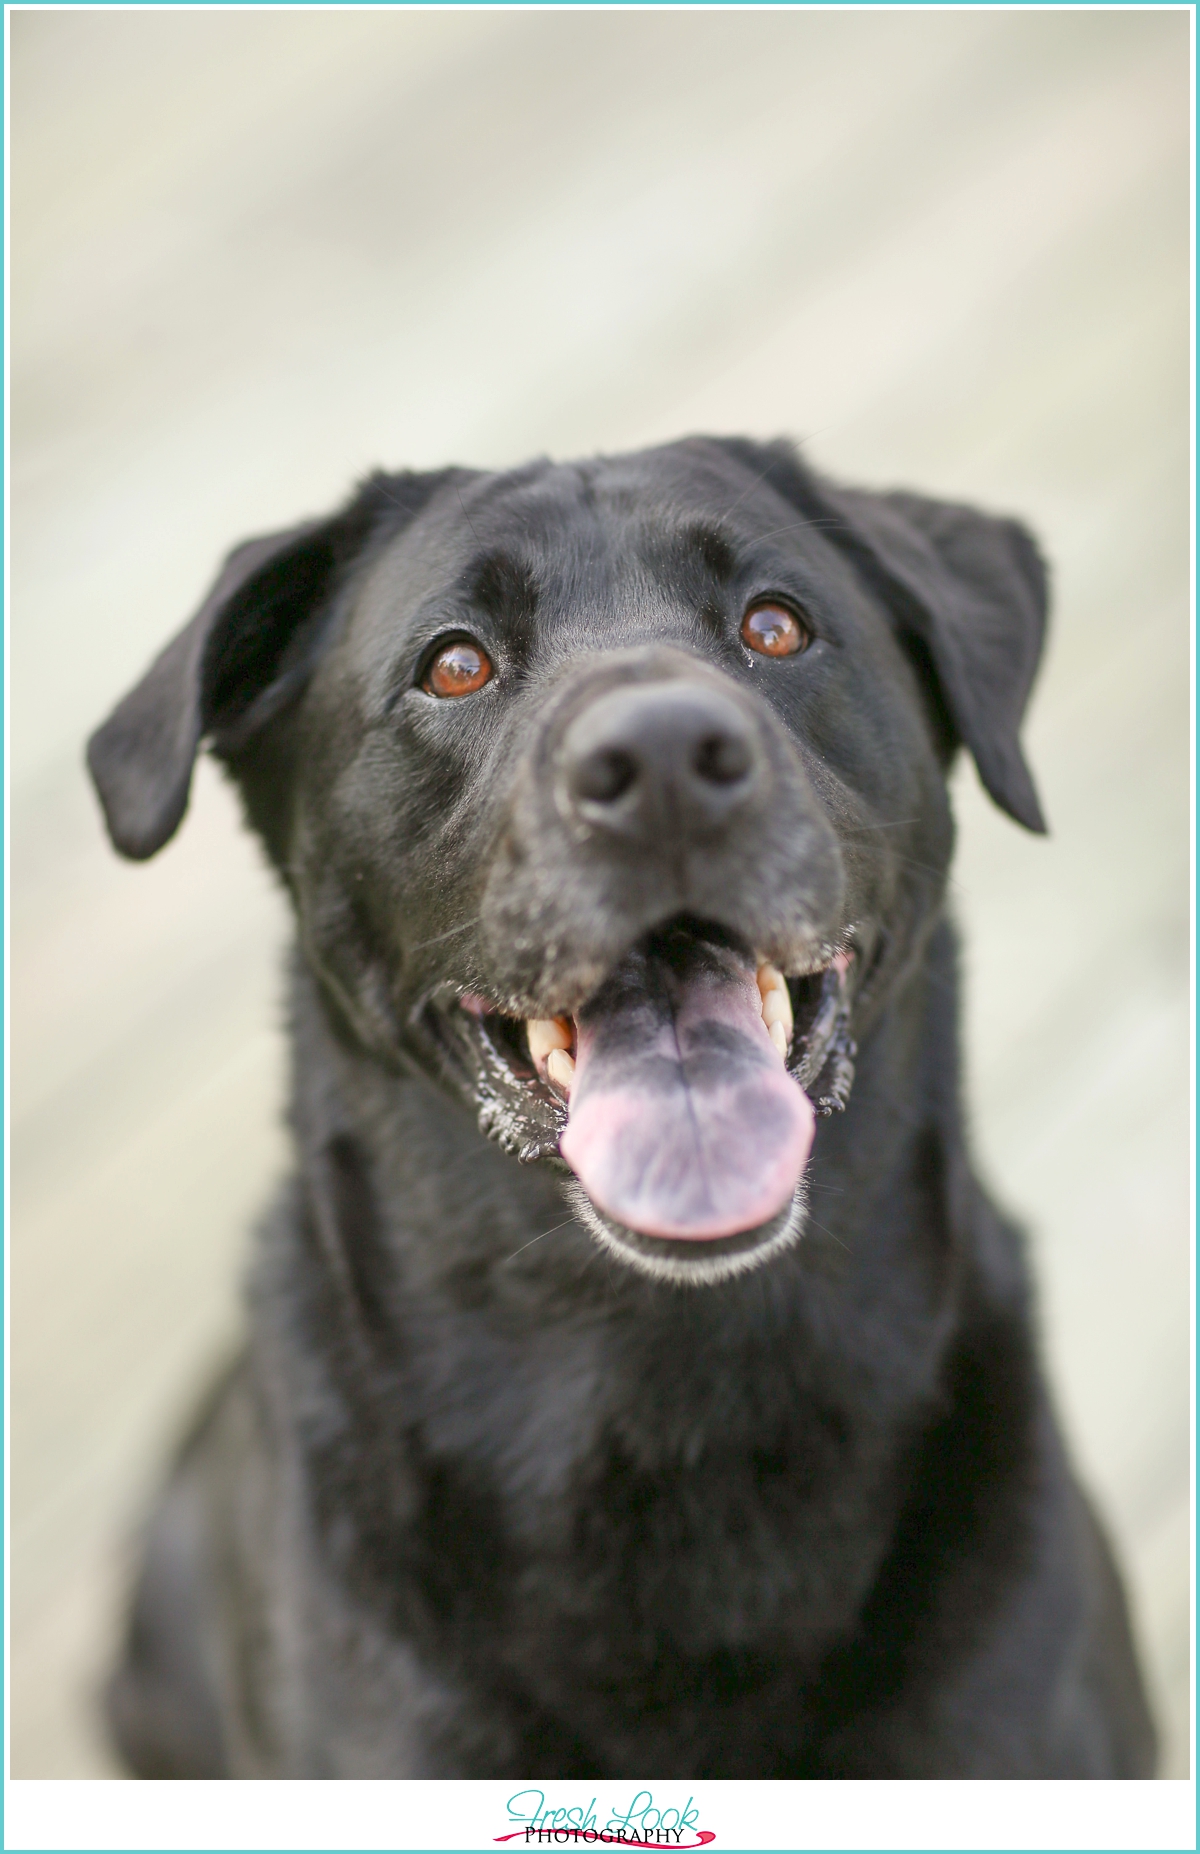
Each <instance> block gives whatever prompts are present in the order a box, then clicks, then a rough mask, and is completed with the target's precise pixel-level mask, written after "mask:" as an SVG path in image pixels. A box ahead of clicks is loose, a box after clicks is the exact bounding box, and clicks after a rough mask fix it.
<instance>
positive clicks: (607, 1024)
mask: <svg viewBox="0 0 1200 1854" xmlns="http://www.w3.org/2000/svg"><path fill="white" fill-rule="evenodd" d="M578 1030H579V1038H578V1047H577V1051H576V1057H575V1079H574V1082H573V1084H572V1089H571V1107H570V1118H569V1121H568V1125H567V1130H566V1132H565V1133H564V1134H563V1136H562V1140H561V1141H560V1146H559V1150H560V1151H561V1153H562V1156H563V1158H564V1159H565V1160H566V1161H567V1164H568V1165H569V1166H570V1167H571V1169H572V1171H574V1172H575V1173H576V1175H577V1176H578V1178H579V1180H580V1182H581V1183H582V1185H583V1187H584V1189H585V1190H586V1192H587V1194H588V1196H589V1197H590V1198H591V1200H592V1202H593V1203H594V1204H596V1205H597V1206H598V1207H599V1209H601V1210H603V1211H606V1212H607V1213H608V1215H609V1216H610V1217H613V1218H615V1220H616V1221H617V1222H618V1223H623V1224H625V1226H626V1227H627V1228H628V1229H634V1230H640V1231H641V1232H642V1233H643V1235H646V1236H663V1237H675V1238H677V1239H680V1240H683V1241H693V1242H697V1241H709V1240H712V1239H713V1238H714V1237H717V1236H732V1235H735V1234H736V1233H737V1232H738V1231H740V1230H750V1229H756V1228H757V1227H758V1225H759V1224H762V1223H766V1222H768V1221H769V1220H770V1218H772V1217H774V1216H775V1215H777V1214H778V1212H780V1211H781V1210H783V1209H784V1208H785V1206H786V1205H787V1204H788V1203H790V1201H791V1198H792V1195H793V1193H794V1191H795V1189H796V1184H797V1182H798V1180H799V1178H800V1174H801V1172H802V1171H803V1170H804V1166H805V1163H806V1161H807V1159H808V1154H809V1150H810V1148H811V1146H812V1140H813V1130H814V1119H813V1110H812V1105H811V1103H810V1102H809V1099H808V1096H807V1095H806V1094H805V1093H804V1091H803V1090H802V1089H801V1087H800V1086H799V1084H798V1083H797V1082H795V1081H793V1080H792V1078H791V1076H790V1075H789V1074H788V1073H787V1071H786V1069H785V1068H784V1066H783V1063H782V1061H781V1060H780V1058H779V1055H778V1054H777V1052H776V1050H775V1048H774V1046H773V1044H772V1042H771V1039H770V1037H769V1036H768V1034H767V1028H766V1025H765V1024H764V1023H763V1020H762V1015H761V1012H760V1009H759V998H758V987H757V985H756V983H755V979H754V973H753V971H752V970H750V969H748V968H747V966H746V965H745V964H744V963H743V962H742V961H741V960H740V959H739V958H738V957H737V956H736V955H735V954H734V953H732V952H730V951H728V950H726V949H724V948H720V947H716V946H713V945H710V944H709V943H707V942H704V941H697V940H694V939H685V938H684V937H683V936H678V937H675V938H673V939H671V940H668V941H666V942H664V943H663V944H662V945H661V946H656V947H655V948H654V949H653V950H652V951H650V952H644V951H643V952H637V953H633V954H631V955H630V957H629V958H628V959H627V960H626V961H625V962H624V963H623V965H622V966H621V968H620V969H619V971H618V972H617V973H615V974H614V976H613V977H612V978H611V979H610V980H609V981H608V983H607V984H606V985H605V986H604V988H603V990H602V991H601V992H600V994H599V995H598V996H597V997H596V999H595V1000H594V1001H593V1002H592V1004H591V1005H590V1006H589V1007H588V1008H587V1009H586V1010H585V1011H584V1012H583V1013H582V1015H581V1017H580V1020H579V1026H578Z"/></svg>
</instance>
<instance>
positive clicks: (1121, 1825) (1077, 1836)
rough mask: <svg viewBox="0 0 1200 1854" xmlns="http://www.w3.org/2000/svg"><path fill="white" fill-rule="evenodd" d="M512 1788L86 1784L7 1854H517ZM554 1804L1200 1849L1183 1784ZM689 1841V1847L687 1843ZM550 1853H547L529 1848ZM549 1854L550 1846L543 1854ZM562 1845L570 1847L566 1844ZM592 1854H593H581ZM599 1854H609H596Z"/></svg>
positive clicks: (61, 1791)
mask: <svg viewBox="0 0 1200 1854" xmlns="http://www.w3.org/2000/svg"><path fill="white" fill-rule="evenodd" d="M520 1787H521V1786H520V1785H516V1784H514V1783H513V1782H512V1781H511V1780H510V1781H507V1782H504V1783H495V1782H480V1783H466V1782H458V1783H431V1782H430V1783H418V1782H392V1783H321V1782H311V1783H287V1782H253V1783H93V1782H86V1783H85V1782H75V1783H72V1782H54V1783H51V1782H33V1781H25V1782H17V1783H12V1784H10V1785H9V1786H8V1790H7V1808H6V1821H5V1837H4V1845H5V1847H7V1848H14V1847H15V1848H30V1849H32V1848H122V1849H126V1848H127V1849H141V1848H155V1849H158V1848H219V1849H225V1848H246V1849H258V1848H272V1849H274V1848H289V1849H290V1848H296V1849H334V1848H336V1849H343V1848H344V1849H367V1848H387V1849H395V1848H409V1849H425V1848H428V1849H455V1848H457V1849H468V1848H470V1849H490V1850H492V1854H504V1851H506V1850H512V1849H521V1848H524V1847H525V1845H526V1843H525V1841H524V1839H523V1838H522V1839H521V1840H518V1841H503V1842H498V1841H497V1839H496V1837H497V1836H499V1835H504V1834H506V1833H507V1832H508V1831H509V1830H510V1829H511V1828H512V1827H513V1826H514V1824H513V1822H512V1821H511V1820H510V1818H509V1817H508V1814H507V1808H506V1805H507V1802H508V1799H509V1797H510V1796H511V1795H512V1794H513V1791H514V1789H517V1788H520ZM543 1787H544V1789H545V1791H546V1798H547V1803H548V1804H550V1803H560V1804H562V1805H563V1806H566V1807H574V1806H576V1805H580V1804H582V1805H583V1806H584V1807H585V1808H586V1806H587V1804H588V1803H589V1802H590V1800H591V1798H592V1797H593V1796H595V1797H596V1799H597V1807H596V1819H597V1820H598V1821H602V1820H604V1819H606V1818H605V1817H604V1815H603V1811H606V1810H610V1809H613V1808H617V1809H618V1810H626V1809H627V1808H628V1806H629V1803H630V1800H631V1799H632V1798H633V1796H634V1795H635V1794H636V1792H637V1791H638V1790H639V1789H641V1790H648V1791H652V1792H653V1795H654V1798H655V1801H656V1802H661V1804H662V1806H663V1808H664V1809H665V1808H667V1807H680V1806H682V1805H684V1804H685V1803H686V1800H687V1798H688V1797H689V1796H690V1797H692V1798H693V1799H694V1806H695V1808H696V1809H697V1811H698V1817H699V1820H698V1826H699V1827H700V1828H707V1829H709V1830H712V1831H713V1832H714V1833H715V1837H716V1838H715V1840H713V1841H712V1842H711V1843H709V1846H710V1847H711V1849H712V1854H724V1850H725V1849H777V1848H778V1849H800V1848H803V1849H810V1848H811V1849H821V1848H837V1849H843V1848H846V1849H861V1848H875V1847H881V1846H886V1847H888V1848H920V1849H942V1848H947V1849H951V1848H953V1849H958V1848H964V1847H969V1848H1021V1849H1024V1848H1098V1849H1099V1848H1104V1849H1108V1848H1118V1849H1119V1848H1194V1847H1195V1846H1196V1836H1195V1812H1194V1809H1193V1805H1192V1786H1191V1784H1190V1783H1186V1782H1174V1783H1154V1782H1148V1783H1120V1782H1103V1783H1086V1782H1081V1783H1074V1782H1045V1783H974V1782H954V1783H898V1782H884V1783H680V1782H675V1781H671V1782H661V1783H651V1782H646V1783H643V1784H638V1783H634V1782H626V1783H620V1782H610V1781H609V1780H608V1779H604V1780H597V1781H595V1782H588V1783H569V1784H568V1783H552V1782H547V1783H546V1784H545V1785H544V1786H543ZM689 1838H690V1837H689ZM529 1845H530V1846H532V1847H534V1848H537V1847H538V1846H539V1845H540V1846H541V1847H542V1848H545V1847H546V1846H547V1844H546V1843H544V1842H543V1843H541V1844H539V1843H538V1842H536V1841H533V1842H531V1843H530V1844H529ZM549 1845H550V1847H553V1846H554V1845H555V1844H553V1843H551V1844H549ZM567 1845H568V1846H572V1845H574V1844H571V1843H568V1844H567ZM579 1845H583V1846H586V1845H588V1844H586V1843H581V1844H579ZM591 1845H592V1846H594V1847H597V1848H601V1847H602V1846H603V1844H601V1843H599V1842H597V1843H593V1844H591Z"/></svg>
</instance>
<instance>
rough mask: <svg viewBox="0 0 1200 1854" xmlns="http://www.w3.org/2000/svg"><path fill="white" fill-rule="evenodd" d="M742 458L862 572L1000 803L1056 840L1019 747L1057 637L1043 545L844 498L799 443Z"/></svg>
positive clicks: (891, 504) (954, 510) (963, 512)
mask: <svg viewBox="0 0 1200 1854" xmlns="http://www.w3.org/2000/svg"><path fill="white" fill-rule="evenodd" d="M740 454H741V455H742V460H743V461H744V462H746V463H747V464H749V465H750V467H751V468H753V469H755V470H756V472H757V473H758V474H759V476H760V477H762V478H763V479H764V480H766V481H768V482H770V483H771V485H772V487H773V488H774V489H776V490H777V491H779V493H781V494H782V495H783V496H784V497H785V498H786V499H787V501H789V502H790V503H792V505H793V506H794V507H796V508H798V509H799V510H800V512H801V513H802V514H804V515H806V516H808V517H809V518H810V519H811V520H812V521H813V523H814V524H816V525H818V526H819V527H820V529H821V532H822V533H823V534H824V535H825V536H826V538H827V539H828V540H830V541H832V542H834V543H835V545H836V546H838V547H839V548H840V549H841V550H842V552H843V553H845V554H847V555H848V556H849V558H850V559H851V560H852V561H853V562H854V565H855V566H856V567H857V568H858V570H859V571H860V573H861V574H862V576H863V578H864V579H865V580H866V581H867V582H868V584H869V585H870V586H871V587H872V589H873V590H874V591H875V592H877V593H878V594H879V595H880V597H881V598H882V599H883V600H884V602H885V603H886V605H887V606H888V608H889V610H890V611H891V612H892V614H893V616H894V617H895V618H896V620H897V621H898V623H899V625H900V627H901V632H902V634H903V635H905V636H906V639H907V641H908V642H909V643H910V644H915V646H916V651H915V654H916V655H917V657H918V660H920V659H922V658H924V659H925V661H926V663H927V665H928V666H929V667H930V668H932V671H933V675H934V677H935V680H936V687H937V691H938V693H939V695H940V698H941V702H942V704H943V706H944V709H945V712H946V714H947V716H948V718H949V721H950V723H951V725H952V728H953V730H954V733H955V735H956V736H957V738H958V739H959V740H961V741H962V743H963V744H964V745H965V746H966V747H967V748H969V750H970V752H971V754H972V756H973V758H974V761H975V764H976V766H977V767H978V769H979V776H980V778H981V779H982V781H983V784H984V786H985V787H986V788H987V790H988V792H989V793H990V794H991V796H992V798H994V799H995V801H996V803H997V804H998V805H999V806H1000V807H1001V808H1002V809H1003V810H1005V811H1007V812H1008V814H1009V816H1010V817H1013V818H1015V819H1016V820H1017V822H1018V823H1019V824H1023V825H1024V826H1025V827H1026V829H1027V830H1032V831H1044V830H1045V828H1046V825H1045V822H1044V820H1043V817H1042V810H1041V806H1040V804H1039V803H1038V796H1037V793H1036V791H1035V790H1034V785H1033V780H1032V778H1031V776H1030V773H1029V768H1028V767H1027V766H1026V764H1025V760H1024V757H1023V755H1022V752H1021V743H1020V738H1019V732H1020V726H1021V718H1022V716H1023V714H1024V712H1025V704H1026V701H1027V700H1028V697H1029V691H1030V688H1031V686H1032V684H1033V679H1034V675H1035V673H1036V671H1037V666H1038V660H1039V658H1040V656H1041V652H1042V642H1043V639H1044V636H1045V629H1046V608H1047V579H1046V569H1045V566H1044V564H1043V561H1042V558H1041V556H1040V554H1039V553H1038V550H1037V546H1036V544H1035V542H1034V540H1033V538H1032V536H1031V535H1030V534H1029V533H1028V532H1027V530H1026V529H1024V528H1023V527H1022V526H1021V525H1020V523H1019V522H1015V521H1009V520H1006V519H1003V518H1001V517H997V516H993V515H983V514H980V512H979V511H978V510H977V509H971V508H964V507H962V506H961V505H959V504H957V503H951V502H935V501H931V500H930V499H928V498H927V497H924V496H914V495H908V494H906V493H904V492H899V491H897V492H893V493H890V494H886V495H873V494H868V493H866V492H863V491H861V490H852V489H843V488H842V487H841V486H840V485H835V484H832V483H829V482H827V481H826V480H825V479H824V478H823V477H819V476H816V475H815V474H814V473H813V472H812V471H810V470H809V469H808V468H807V466H806V465H805V464H803V463H802V462H801V460H800V459H799V458H798V457H797V455H796V452H795V451H794V450H793V449H792V447H791V445H789V444H784V443H780V444H772V445H754V446H751V445H747V446H745V448H744V451H742V452H741V453H740ZM764 466H765V467H764Z"/></svg>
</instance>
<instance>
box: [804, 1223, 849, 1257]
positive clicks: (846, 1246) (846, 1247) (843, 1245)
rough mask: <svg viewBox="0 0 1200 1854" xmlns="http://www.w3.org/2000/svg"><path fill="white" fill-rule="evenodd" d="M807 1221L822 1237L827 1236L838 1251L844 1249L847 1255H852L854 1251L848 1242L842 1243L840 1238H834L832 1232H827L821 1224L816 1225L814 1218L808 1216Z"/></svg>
mask: <svg viewBox="0 0 1200 1854" xmlns="http://www.w3.org/2000/svg"><path fill="white" fill-rule="evenodd" d="M808 1220H809V1222H810V1223H811V1224H812V1225H813V1227H814V1229H818V1230H820V1231H821V1232H822V1234H823V1235H825V1236H828V1238H829V1240H830V1242H835V1243H836V1244H837V1246H838V1248H839V1249H844V1250H845V1251H846V1254H847V1255H853V1253H854V1251H853V1249H851V1247H850V1244H849V1243H848V1242H843V1241H842V1239H841V1237H840V1236H835V1235H834V1233H833V1231H832V1230H827V1229H826V1228H825V1225H824V1224H823V1223H818V1222H817V1219H816V1218H815V1217H814V1216H812V1215H810V1216H809V1219H808Z"/></svg>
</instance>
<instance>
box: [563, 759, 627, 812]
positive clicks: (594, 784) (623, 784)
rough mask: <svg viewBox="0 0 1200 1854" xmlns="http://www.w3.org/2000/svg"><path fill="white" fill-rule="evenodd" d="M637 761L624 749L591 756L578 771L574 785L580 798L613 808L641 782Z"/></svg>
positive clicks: (581, 762) (582, 762) (579, 766)
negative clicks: (638, 781) (638, 777)
mask: <svg viewBox="0 0 1200 1854" xmlns="http://www.w3.org/2000/svg"><path fill="white" fill-rule="evenodd" d="M637 776H638V766H637V761H636V760H635V759H634V757H633V755H632V754H631V753H626V752H624V751H623V749H622V748H620V747H602V748H599V749H598V750H597V751H596V752H595V753H589V754H588V755H587V756H586V757H585V758H584V759H582V760H581V761H580V762H579V764H578V765H577V766H576V768H575V776H574V779H573V780H572V784H573V785H574V787H575V795H576V797H577V798H586V799H590V800H591V801H592V803H593V804H597V805H611V804H615V803H616V801H617V799H618V798H623V797H624V796H625V793H626V792H628V791H629V789H630V787H631V786H632V785H634V784H635V783H636V781H637Z"/></svg>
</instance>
